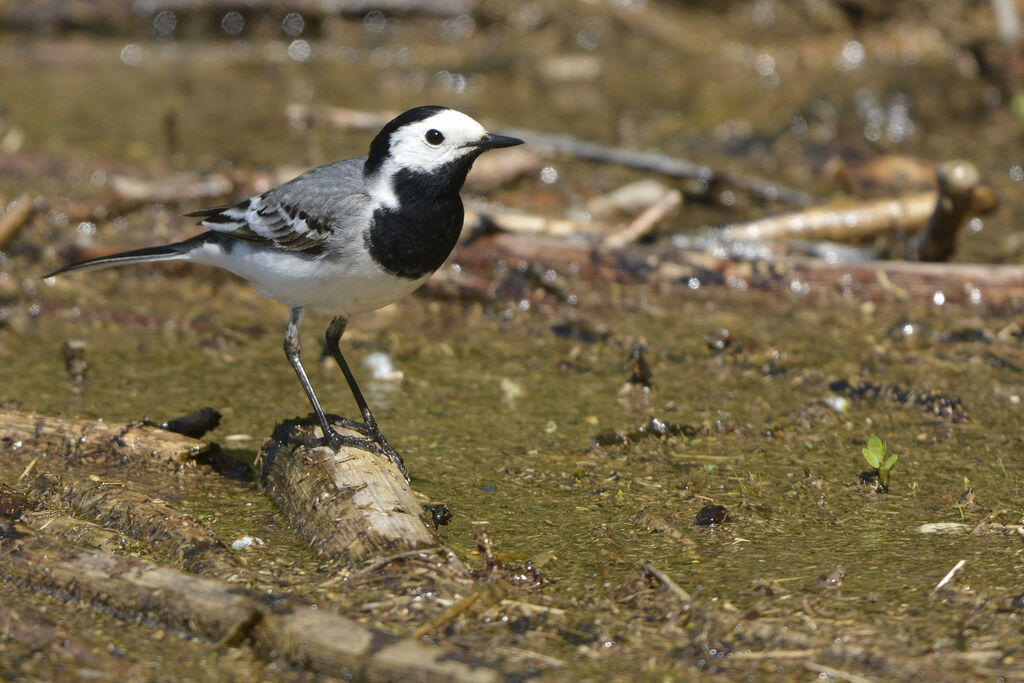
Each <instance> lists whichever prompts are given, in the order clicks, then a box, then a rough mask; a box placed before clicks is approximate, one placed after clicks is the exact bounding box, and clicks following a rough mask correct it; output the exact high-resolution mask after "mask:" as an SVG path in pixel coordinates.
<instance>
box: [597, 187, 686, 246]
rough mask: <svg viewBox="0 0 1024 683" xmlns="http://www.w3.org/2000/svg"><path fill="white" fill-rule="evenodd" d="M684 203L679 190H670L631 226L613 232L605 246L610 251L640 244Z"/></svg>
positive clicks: (605, 241) (630, 224)
mask: <svg viewBox="0 0 1024 683" xmlns="http://www.w3.org/2000/svg"><path fill="white" fill-rule="evenodd" d="M682 203H683V193H682V192H680V191H679V190H669V191H668V192H666V193H665V196H664V197H662V198H661V199H659V200H658V201H656V202H655V203H654V204H652V205H651V206H649V207H647V209H646V210H644V211H643V212H642V213H641V214H640V215H639V216H637V217H636V218H634V219H633V220H632V221H630V223H629V225H627V226H626V227H625V228H622V229H621V230H619V231H617V232H613V233H612V234H610V235H608V236H607V237H605V239H604V245H605V246H606V247H608V248H610V249H615V248H616V247H624V246H625V245H627V244H632V243H633V242H639V241H640V240H641V239H643V238H644V237H646V236H647V235H649V234H650V233H651V231H652V230H654V228H655V226H657V225H658V223H660V222H661V221H662V220H664V219H665V218H666V217H667V216H669V215H670V214H671V213H672V212H674V211H675V210H676V209H678V208H679V206H680V205H681V204H682Z"/></svg>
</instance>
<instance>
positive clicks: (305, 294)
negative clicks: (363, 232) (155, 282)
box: [188, 241, 430, 317]
mask: <svg viewBox="0 0 1024 683" xmlns="http://www.w3.org/2000/svg"><path fill="white" fill-rule="evenodd" d="M188 260H189V261H192V262H194V263H202V264H205V265H211V266H217V267H220V268H224V269H225V270H229V271H231V272H232V273H234V274H235V275H238V276H239V277H241V278H244V279H246V280H248V281H249V282H251V283H252V284H253V285H255V286H256V288H257V290H258V291H259V292H260V294H262V295H263V296H266V297H269V298H271V299H275V300H277V301H280V302H281V303H283V304H285V305H287V306H291V307H295V306H301V307H303V308H306V309H313V310H318V311H321V312H324V313H328V314H330V315H341V316H345V317H349V316H351V315H353V314H355V313H363V312H365V311H373V310H376V309H378V308H382V307H384V306H387V305H388V304H390V303H392V302H394V301H397V300H398V299H401V298H402V297H403V296H405V295H406V294H409V293H410V292H412V291H413V290H415V289H417V288H418V287H419V286H420V285H422V284H423V283H424V282H425V281H426V279H427V278H428V277H430V275H429V274H428V275H425V276H423V277H421V278H419V279H416V280H410V279H408V278H402V277H397V276H395V275H392V274H390V273H388V272H386V271H384V270H382V269H381V268H380V266H378V265H377V264H376V263H374V262H373V260H372V259H371V258H370V256H369V254H367V253H365V252H362V253H360V254H358V255H355V254H353V255H352V256H349V257H347V258H345V259H343V260H342V261H341V262H335V261H331V260H329V258H324V257H309V256H306V255H304V254H294V253H290V252H286V251H279V250H274V249H265V248H263V247H259V246H257V245H254V244H251V243H249V242H242V241H238V242H235V243H233V244H232V247H231V249H230V250H227V249H223V248H222V247H220V246H219V245H217V244H211V243H207V244H204V245H203V246H202V247H200V248H199V249H197V250H195V251H193V252H191V253H190V254H189V255H188Z"/></svg>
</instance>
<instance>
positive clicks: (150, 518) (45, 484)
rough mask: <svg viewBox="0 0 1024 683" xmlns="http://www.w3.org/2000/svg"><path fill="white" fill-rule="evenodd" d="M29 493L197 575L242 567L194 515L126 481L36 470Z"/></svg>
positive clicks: (230, 573) (220, 573)
mask: <svg viewBox="0 0 1024 683" xmlns="http://www.w3.org/2000/svg"><path fill="white" fill-rule="evenodd" d="M29 495H30V496H32V497H34V498H37V499H39V500H40V501H42V502H44V503H46V504H47V505H48V506H49V507H51V508H52V507H62V506H63V507H68V508H70V509H71V510H72V511H73V512H74V513H75V514H77V515H82V516H87V517H91V518H93V519H94V520H95V521H97V522H100V523H102V524H104V525H106V526H109V527H114V528H116V529H118V530H119V531H121V532H123V533H125V534H127V535H129V536H131V537H133V538H136V539H139V540H140V541H143V542H144V543H146V544H148V545H150V546H152V547H153V548H154V549H155V550H157V551H159V552H161V554H163V555H164V556H166V557H167V558H169V559H170V560H171V561H172V562H173V563H174V565H175V566H178V567H181V568H184V569H187V570H188V571H191V572H195V573H196V574H209V575H213V576H220V577H228V576H235V575H237V574H238V573H239V572H240V570H241V565H240V563H239V562H238V560H237V559H236V557H235V555H234V554H232V552H231V551H230V550H229V549H228V548H227V546H225V545H224V544H223V543H221V542H220V541H219V540H217V538H216V536H214V535H213V533H212V532H210V531H209V530H208V529H207V528H206V527H204V526H203V525H202V524H200V523H199V522H198V521H197V520H196V519H195V518H194V517H192V516H191V515H188V514H185V513H183V512H178V511H177V510H175V509H173V508H172V507H170V506H169V505H168V504H167V503H166V502H165V501H163V500H158V499H154V498H153V497H152V496H147V495H145V494H143V493H140V492H138V491H133V490H132V489H130V488H128V487H127V485H126V484H124V483H118V482H105V481H94V480H91V479H90V480H84V481H76V480H73V479H72V480H65V479H61V478H59V477H56V476H54V475H52V474H40V475H39V476H38V477H36V480H35V483H33V485H32V487H31V488H30V489H29Z"/></svg>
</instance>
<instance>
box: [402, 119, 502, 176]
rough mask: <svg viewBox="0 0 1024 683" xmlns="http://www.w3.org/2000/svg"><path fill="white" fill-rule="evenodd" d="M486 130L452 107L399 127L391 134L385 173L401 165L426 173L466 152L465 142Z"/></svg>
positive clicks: (469, 150)
mask: <svg viewBox="0 0 1024 683" xmlns="http://www.w3.org/2000/svg"><path fill="white" fill-rule="evenodd" d="M486 134H487V131H486V130H484V127H483V126H481V125H480V124H479V123H477V122H476V121H474V120H473V119H471V118H470V117H468V116H466V115H465V114H463V113H461V112H457V111H455V110H454V109H445V110H443V111H440V112H438V113H436V114H434V115H433V116H431V117H429V118H426V119H423V120H422V121H416V122H414V123H411V124H409V125H406V126H403V127H401V128H399V129H398V130H396V131H395V132H394V133H392V134H391V154H390V158H389V159H388V160H387V161H386V162H385V169H384V170H385V173H387V174H389V175H390V173H393V172H395V171H397V170H399V169H401V168H407V169H409V170H412V171H424V172H429V171H432V170H434V169H436V168H439V167H441V166H444V165H445V164H448V163H450V162H452V161H455V160H456V159H458V158H459V157H462V156H465V155H466V154H470V153H471V152H472V151H473V148H472V147H466V145H467V144H469V143H473V142H476V141H478V140H480V138H482V137H483V136H484V135H486Z"/></svg>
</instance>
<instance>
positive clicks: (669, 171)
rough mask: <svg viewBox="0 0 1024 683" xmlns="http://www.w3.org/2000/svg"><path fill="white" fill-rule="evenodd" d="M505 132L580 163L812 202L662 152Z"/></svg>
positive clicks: (792, 192) (788, 190) (786, 201)
mask: <svg viewBox="0 0 1024 683" xmlns="http://www.w3.org/2000/svg"><path fill="white" fill-rule="evenodd" d="M502 130H503V131H504V132H505V133H506V134H507V135H513V136H515V137H518V138H522V139H523V140H524V141H526V144H528V145H534V146H536V147H542V148H545V149H549V150H551V151H553V152H559V153H562V154H569V155H571V156H574V157H576V158H577V159H586V160H587V161H597V162H601V163H609V164H618V165H620V166H628V167H630V168H636V169H640V170H643V171H650V172H652V173H658V174H660V175H664V176H667V177H670V178H688V179H693V180H699V181H701V182H703V183H705V184H706V185H708V186H714V185H722V186H726V187H734V188H736V189H738V190H742V191H744V192H747V193H749V194H751V195H752V196H754V197H758V198H760V199H767V200H769V201H774V202H782V203H783V204H793V205H796V206H806V205H807V204H810V202H811V198H810V196H808V195H807V193H806V192H801V191H799V190H794V189H792V188H789V187H785V186H784V185H780V184H778V183H773V182H771V181H767V180H762V179H760V178H754V177H752V176H746V175H740V174H736V173H727V172H725V171H716V170H715V169H713V168H711V167H710V166H706V165H704V164H698V163H695V162H693V161H689V160H687V159H680V158H678V157H672V156H669V155H667V154H661V153H660V152H640V151H635V150H629V149H623V148H621V147H612V146H610V145H601V144H598V143H595V142H587V141H586V140H580V139H578V138H575V137H573V136H571V135H557V134H551V133H539V132H537V131H533V130H528V129H525V128H511V129H510V128H503V129H502Z"/></svg>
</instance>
